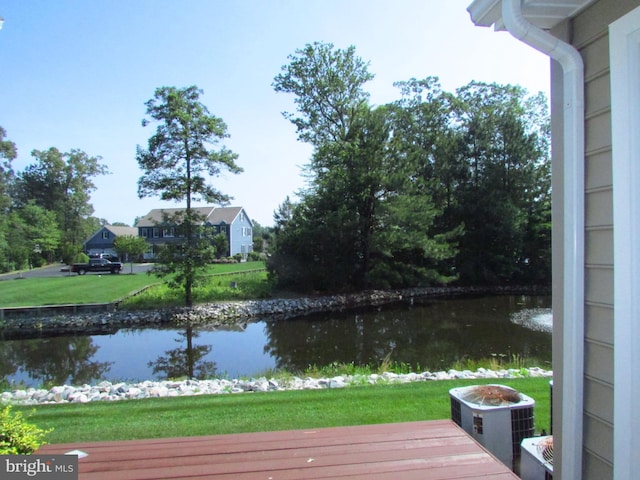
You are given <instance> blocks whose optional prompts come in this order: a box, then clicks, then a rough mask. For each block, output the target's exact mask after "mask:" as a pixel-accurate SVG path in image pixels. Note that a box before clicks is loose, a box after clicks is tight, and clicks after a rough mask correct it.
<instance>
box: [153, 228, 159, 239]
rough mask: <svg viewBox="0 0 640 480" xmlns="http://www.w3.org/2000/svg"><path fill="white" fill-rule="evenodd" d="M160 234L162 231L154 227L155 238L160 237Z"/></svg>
mask: <svg viewBox="0 0 640 480" xmlns="http://www.w3.org/2000/svg"><path fill="white" fill-rule="evenodd" d="M159 236H160V231H159V230H158V229H157V228H154V229H153V238H158V237H159Z"/></svg>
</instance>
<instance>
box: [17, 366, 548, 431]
mask: <svg viewBox="0 0 640 480" xmlns="http://www.w3.org/2000/svg"><path fill="white" fill-rule="evenodd" d="M481 383H482V384H484V383H496V381H495V380H492V381H491V380H466V381H464V380H451V381H437V382H417V383H411V384H402V385H387V386H361V387H349V388H343V389H326V390H305V391H285V392H269V393H245V394H235V395H206V396H204V395H203V396H195V397H175V398H162V399H146V400H129V401H120V402H95V403H88V404H63V405H40V406H36V407H35V408H34V407H15V409H16V410H21V411H23V412H25V414H26V415H30V416H29V418H28V421H29V422H30V423H35V424H36V425H38V427H40V428H44V429H49V428H53V429H54V430H53V431H52V432H51V433H50V434H49V435H48V436H47V442H49V443H63V442H85V441H86V442H88V441H100V440H125V439H137V438H160V437H174V436H192V435H213V434H224V433H239V432H254V431H272V430H289V429H299V428H322V427H331V426H339V425H364V424H372V423H388V422H407V421H416V420H437V419H446V418H450V403H449V394H448V392H449V389H451V388H454V387H460V386H466V385H475V384H481ZM497 383H500V384H502V385H507V386H510V387H512V388H515V389H517V390H518V391H520V392H522V393H525V394H526V395H529V396H530V397H532V398H534V399H535V400H536V406H535V416H536V418H535V428H536V431H537V432H540V431H541V430H542V429H544V430H546V431H549V425H550V418H549V379H547V378H525V379H517V380H504V381H503V380H500V381H499V382H497Z"/></svg>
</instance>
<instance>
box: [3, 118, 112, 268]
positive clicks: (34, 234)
mask: <svg viewBox="0 0 640 480" xmlns="http://www.w3.org/2000/svg"><path fill="white" fill-rule="evenodd" d="M6 136H7V134H6V131H5V130H4V129H3V128H2V127H0V272H6V271H11V270H19V269H24V268H28V267H37V266H40V265H43V264H46V263H50V262H54V261H60V260H62V261H65V262H67V263H71V261H72V260H73V258H74V257H75V255H76V254H77V253H78V252H81V251H82V245H83V243H84V241H85V240H86V239H87V237H88V236H89V235H90V234H92V233H95V231H96V230H97V229H98V228H100V220H99V219H98V218H96V217H94V216H92V214H93V206H92V205H91V203H90V198H91V193H92V192H93V191H95V189H96V186H95V184H94V183H93V181H94V178H95V177H96V176H98V175H105V174H107V173H109V172H108V169H107V167H106V166H105V165H104V164H103V163H102V159H101V157H98V156H95V157H94V156H90V155H88V154H87V153H85V152H83V151H81V150H78V149H72V150H70V151H69V152H61V151H60V150H58V149H57V148H55V147H51V148H49V149H48V150H33V151H32V152H31V156H32V157H33V163H31V164H30V165H28V166H27V167H26V168H25V169H24V170H23V171H21V172H15V171H14V170H13V168H12V161H13V160H14V159H15V158H16V157H17V148H16V145H15V143H13V142H12V141H10V140H8V139H7V138H6Z"/></svg>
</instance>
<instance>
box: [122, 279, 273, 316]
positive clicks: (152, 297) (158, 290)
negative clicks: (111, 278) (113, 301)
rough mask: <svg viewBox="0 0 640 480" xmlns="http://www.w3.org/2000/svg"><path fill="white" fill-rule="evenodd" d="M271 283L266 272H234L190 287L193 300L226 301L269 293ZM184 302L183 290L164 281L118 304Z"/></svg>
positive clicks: (139, 305) (137, 306) (136, 305)
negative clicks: (172, 287) (171, 286)
mask: <svg viewBox="0 0 640 480" xmlns="http://www.w3.org/2000/svg"><path fill="white" fill-rule="evenodd" d="M232 284H233V286H232ZM270 293H271V286H270V284H269V282H268V281H267V272H266V271H259V272H255V271H254V272H242V271H239V272H235V273H229V274H225V275H212V276H210V277H208V282H207V283H205V284H204V285H201V286H197V287H195V288H194V289H193V300H194V302H195V303H207V302H220V301H229V300H252V299H256V298H267V297H269V296H270ZM158 305H162V306H164V307H170V306H182V305H184V293H183V291H182V290H181V289H171V288H169V286H168V285H166V284H160V285H154V286H153V287H151V288H149V289H147V290H145V291H144V292H142V293H140V294H138V295H136V296H133V297H129V298H127V299H126V300H125V301H124V302H123V303H122V304H121V306H122V307H123V308H126V309H132V310H134V309H135V310H140V309H155V308H158Z"/></svg>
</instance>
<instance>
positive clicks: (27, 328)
mask: <svg viewBox="0 0 640 480" xmlns="http://www.w3.org/2000/svg"><path fill="white" fill-rule="evenodd" d="M524 291H526V292H527V293H531V294H538V293H540V292H538V291H537V289H535V288H534V289H532V288H531V287H527V288H526V289H524V290H523V289H522V288H520V287H510V288H509V287H508V288H499V289H497V290H496V288H488V289H487V288H473V287H430V288H412V289H403V290H384V291H383V290H380V291H378V290H376V291H367V292H361V293H354V294H344V295H327V296H313V297H298V298H278V299H266V300H247V301H236V302H220V303H207V304H199V305H195V306H193V307H191V308H165V309H158V310H151V311H148V310H144V311H142V310H133V311H132V310H122V309H116V310H114V311H109V312H91V313H89V312H88V313H79V314H65V315H47V314H39V315H29V314H24V315H16V316H8V317H6V318H5V319H4V320H3V321H2V322H0V333H2V336H3V338H5V339H11V338H27V337H29V336H36V337H37V336H42V335H46V334H48V333H57V334H59V333H76V332H77V333H85V334H92V333H110V332H114V331H116V330H117V329H118V328H135V327H149V326H151V327H157V326H182V325H184V324H190V325H193V326H202V327H205V326H206V327H207V328H216V327H219V326H228V325H234V324H238V323H241V322H243V321H245V320H246V321H252V320H256V319H259V318H275V319H285V318H292V317H299V316H303V315H309V314H312V313H319V312H335V311H344V310H349V309H353V308H362V307H377V306H381V305H386V304H392V303H398V302H407V303H412V302H413V301H414V299H417V298H423V297H434V298H435V297H448V296H459V295H474V294H489V293H490V294H513V293H523V292H524Z"/></svg>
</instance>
